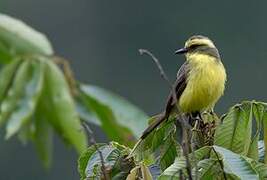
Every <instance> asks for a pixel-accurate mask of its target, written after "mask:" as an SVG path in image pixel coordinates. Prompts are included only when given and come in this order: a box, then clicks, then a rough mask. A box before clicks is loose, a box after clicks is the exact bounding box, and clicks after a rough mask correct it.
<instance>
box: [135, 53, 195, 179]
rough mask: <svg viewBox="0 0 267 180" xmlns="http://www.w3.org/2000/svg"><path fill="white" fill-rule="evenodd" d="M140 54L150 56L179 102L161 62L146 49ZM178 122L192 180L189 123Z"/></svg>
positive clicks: (175, 99) (174, 97)
mask: <svg viewBox="0 0 267 180" xmlns="http://www.w3.org/2000/svg"><path fill="white" fill-rule="evenodd" d="M139 52H140V54H141V55H143V54H147V55H149V56H150V57H151V58H152V60H153V61H154V62H155V63H156V65H157V67H158V69H159V71H160V75H161V77H162V78H163V79H164V80H165V81H166V82H167V83H168V85H169V86H170V89H171V92H172V97H173V100H174V102H177V96H176V92H175V87H174V86H173V85H172V83H171V82H170V80H169V78H168V76H167V75H166V73H165V72H164V70H163V68H162V66H161V64H160V62H159V60H158V59H157V58H156V57H155V56H154V55H153V54H152V53H151V52H150V51H148V50H146V49H139ZM175 104H176V106H175V107H176V109H177V110H179V107H178V105H177V103H175ZM179 120H180V121H179ZM177 121H179V122H180V124H181V126H182V131H183V137H182V139H183V140H182V149H183V154H184V156H185V158H186V169H187V173H188V176H189V180H192V179H193V178H192V172H191V164H190V161H189V157H188V154H189V144H190V143H189V137H188V132H187V128H186V127H187V126H188V125H189V124H186V123H187V122H186V121H185V120H184V118H182V120H181V119H179V118H178V119H177Z"/></svg>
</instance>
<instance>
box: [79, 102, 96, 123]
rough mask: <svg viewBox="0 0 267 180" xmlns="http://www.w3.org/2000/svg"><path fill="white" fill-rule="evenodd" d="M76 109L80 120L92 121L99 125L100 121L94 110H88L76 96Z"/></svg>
mask: <svg viewBox="0 0 267 180" xmlns="http://www.w3.org/2000/svg"><path fill="white" fill-rule="evenodd" d="M76 111H77V112H78V113H79V116H80V118H81V119H82V120H84V121H87V122H89V123H92V124H94V125H96V126H101V121H100V120H99V119H98V117H97V114H96V113H95V112H92V111H89V109H88V108H87V107H86V106H85V105H84V103H83V102H81V99H79V98H76Z"/></svg>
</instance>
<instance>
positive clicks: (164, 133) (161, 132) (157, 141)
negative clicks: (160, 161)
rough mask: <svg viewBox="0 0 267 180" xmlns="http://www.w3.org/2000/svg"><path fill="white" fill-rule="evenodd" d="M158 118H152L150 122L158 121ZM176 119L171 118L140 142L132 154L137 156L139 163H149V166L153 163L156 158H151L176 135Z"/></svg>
mask: <svg viewBox="0 0 267 180" xmlns="http://www.w3.org/2000/svg"><path fill="white" fill-rule="evenodd" d="M156 118H157V116H154V117H152V118H150V120H149V121H150V122H153V121H154V120H156ZM174 120H175V119H174V118H171V117H170V118H169V119H168V121H165V122H163V123H162V124H161V125H160V126H159V127H158V128H156V129H155V130H153V131H152V132H151V133H150V134H149V135H148V136H147V137H146V138H145V139H142V140H139V141H138V142H137V143H136V144H135V146H134V148H133V150H132V152H131V154H132V155H135V159H136V160H137V161H147V162H148V163H147V164H150V163H153V160H154V158H153V157H152V156H151V155H152V154H153V152H155V151H156V150H157V149H158V148H159V147H160V146H164V144H165V143H164V142H165V141H166V139H168V138H170V137H172V136H173V135H174V134H175V131H176V127H175V124H174Z"/></svg>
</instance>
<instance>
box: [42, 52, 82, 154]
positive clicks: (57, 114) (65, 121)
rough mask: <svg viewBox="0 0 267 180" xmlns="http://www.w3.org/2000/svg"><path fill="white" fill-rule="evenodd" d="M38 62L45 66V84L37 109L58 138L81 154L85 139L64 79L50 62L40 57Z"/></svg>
mask: <svg viewBox="0 0 267 180" xmlns="http://www.w3.org/2000/svg"><path fill="white" fill-rule="evenodd" d="M40 60H42V61H43V62H44V64H45V76H44V82H45V83H44V88H43V91H42V95H41V97H40V101H39V104H38V106H39V107H38V108H40V111H41V112H42V114H43V116H44V119H46V120H47V121H49V123H50V124H51V125H52V126H53V128H54V129H55V131H56V132H57V133H58V134H59V136H60V137H61V138H63V139H64V140H65V142H67V143H69V144H71V145H73V146H74V147H75V149H76V150H77V151H78V152H82V151H83V150H84V149H85V148H86V146H87V137H86V134H85V132H84V130H83V128H82V126H81V123H80V120H79V118H78V114H77V113H76V110H75V105H74V101H73V99H72V96H71V94H70V92H69V89H68V88H69V87H68V84H67V82H66V80H65V77H64V75H63V74H62V72H61V71H60V69H59V68H58V67H57V66H56V65H55V64H54V63H53V62H52V61H49V59H46V58H41V57H40Z"/></svg>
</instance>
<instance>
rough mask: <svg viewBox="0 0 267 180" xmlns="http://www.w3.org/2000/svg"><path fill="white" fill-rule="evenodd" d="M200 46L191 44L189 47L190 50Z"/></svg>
mask: <svg viewBox="0 0 267 180" xmlns="http://www.w3.org/2000/svg"><path fill="white" fill-rule="evenodd" d="M199 46H201V45H200V44H192V45H191V46H189V48H190V49H196V48H197V47H199Z"/></svg>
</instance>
